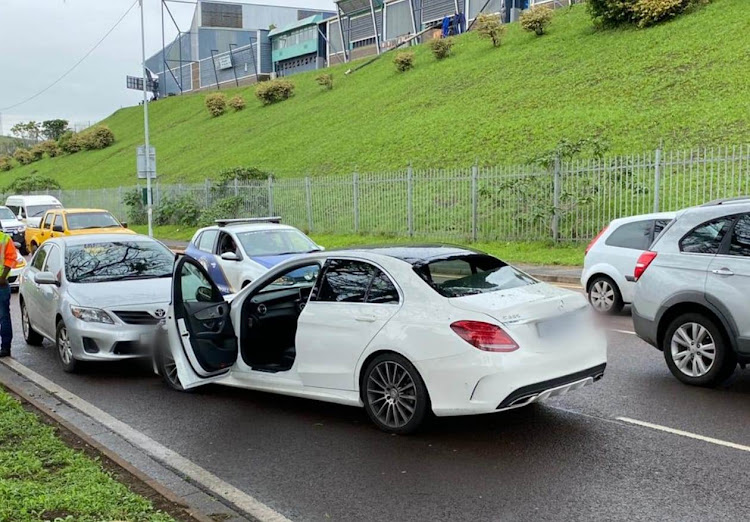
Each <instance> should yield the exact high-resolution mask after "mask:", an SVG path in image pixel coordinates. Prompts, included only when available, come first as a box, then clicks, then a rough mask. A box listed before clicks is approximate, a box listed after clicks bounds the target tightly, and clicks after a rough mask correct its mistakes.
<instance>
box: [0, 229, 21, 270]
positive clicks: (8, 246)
mask: <svg viewBox="0 0 750 522" xmlns="http://www.w3.org/2000/svg"><path fill="white" fill-rule="evenodd" d="M0 259H2V260H3V266H7V267H8V268H11V269H12V268H15V267H16V263H17V260H18V251H17V250H16V245H14V244H13V238H11V237H10V236H9V235H8V234H6V233H5V232H0Z"/></svg>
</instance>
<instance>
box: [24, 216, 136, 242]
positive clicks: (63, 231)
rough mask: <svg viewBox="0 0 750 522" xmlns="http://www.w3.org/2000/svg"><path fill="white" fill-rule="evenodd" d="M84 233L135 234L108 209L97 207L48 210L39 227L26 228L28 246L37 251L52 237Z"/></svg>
mask: <svg viewBox="0 0 750 522" xmlns="http://www.w3.org/2000/svg"><path fill="white" fill-rule="evenodd" d="M82 234H135V232H133V231H132V230H130V229H129V228H127V224H126V223H120V222H119V221H118V220H117V219H116V218H115V217H114V216H113V215H112V214H110V213H109V212H108V211H106V210H100V209H96V208H55V209H52V210H48V211H47V212H46V213H45V214H44V217H43V218H42V221H41V223H40V225H39V227H28V228H27V229H26V247H27V248H28V251H29V252H35V251H36V249H37V248H39V246H40V245H41V244H42V243H44V242H45V241H46V240H48V239H50V238H52V237H60V236H78V235H82Z"/></svg>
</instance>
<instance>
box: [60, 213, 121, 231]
mask: <svg viewBox="0 0 750 522" xmlns="http://www.w3.org/2000/svg"><path fill="white" fill-rule="evenodd" d="M67 220H68V228H69V229H70V230H85V229H87V228H120V226H121V225H120V223H119V222H118V221H117V220H116V219H115V218H114V216H112V214H110V213H109V212H85V213H82V214H68V216H67Z"/></svg>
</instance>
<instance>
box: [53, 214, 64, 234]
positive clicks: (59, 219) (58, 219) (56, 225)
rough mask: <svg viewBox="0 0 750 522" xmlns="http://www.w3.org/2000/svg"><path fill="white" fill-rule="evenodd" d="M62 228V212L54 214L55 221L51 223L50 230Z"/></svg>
mask: <svg viewBox="0 0 750 522" xmlns="http://www.w3.org/2000/svg"><path fill="white" fill-rule="evenodd" d="M55 229H57V230H64V227H63V218H62V214H57V215H56V216H55V222H54V223H53V224H52V230H55Z"/></svg>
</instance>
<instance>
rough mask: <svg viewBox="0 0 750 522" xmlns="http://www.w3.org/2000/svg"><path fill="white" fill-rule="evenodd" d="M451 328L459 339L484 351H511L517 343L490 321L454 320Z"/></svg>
mask: <svg viewBox="0 0 750 522" xmlns="http://www.w3.org/2000/svg"><path fill="white" fill-rule="evenodd" d="M451 329H452V330H453V331H454V332H456V333H457V334H458V336H459V337H461V339H463V340H464V341H466V342H467V343H469V344H470V345H472V346H474V347H475V348H478V349H480V350H483V351H485V352H513V351H515V350H518V344H516V342H515V341H514V340H513V338H512V337H511V336H510V335H508V334H507V333H506V332H505V330H503V329H502V328H500V327H499V326H496V325H494V324H490V323H483V322H481V321H456V322H455V323H453V324H451Z"/></svg>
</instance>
